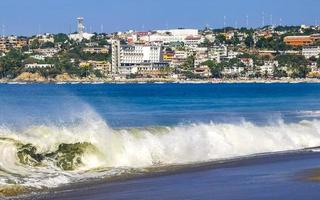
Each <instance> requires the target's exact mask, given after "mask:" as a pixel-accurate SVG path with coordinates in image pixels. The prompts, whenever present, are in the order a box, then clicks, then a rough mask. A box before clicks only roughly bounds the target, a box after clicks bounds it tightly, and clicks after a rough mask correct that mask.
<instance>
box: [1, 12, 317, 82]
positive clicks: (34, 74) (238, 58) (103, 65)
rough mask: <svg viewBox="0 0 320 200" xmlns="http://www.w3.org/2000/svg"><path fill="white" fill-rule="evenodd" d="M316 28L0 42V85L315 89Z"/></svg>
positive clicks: (80, 26) (80, 25) (81, 26)
mask: <svg viewBox="0 0 320 200" xmlns="http://www.w3.org/2000/svg"><path fill="white" fill-rule="evenodd" d="M319 55H320V26H317V25H313V26H308V25H301V26H275V25H267V26H264V27H261V28H254V29H253V28H233V27H224V28H221V29H211V28H208V27H206V28H203V29H202V30H198V29H185V28H177V29H166V30H152V31H134V30H129V31H126V32H115V33H104V32H101V33H90V32H87V31H86V28H85V22H84V18H82V17H79V18H77V31H76V32H74V33H70V34H64V33H59V34H50V33H45V34H38V35H34V36H31V37H23V36H14V35H10V36H5V35H2V36H1V37H0V82H139V81H141V82H142V81H146V82H157V81H159V82H183V81H185V82H188V81H209V82H224V81H235V82H238V81H283V82H290V81H299V80H300V81H305V80H307V81H315V82H317V81H319V80H320V57H319Z"/></svg>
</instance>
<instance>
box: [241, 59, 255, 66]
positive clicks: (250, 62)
mask: <svg viewBox="0 0 320 200" xmlns="http://www.w3.org/2000/svg"><path fill="white" fill-rule="evenodd" d="M240 62H241V63H243V64H244V65H245V66H246V67H253V65H254V62H253V59H252V58H240Z"/></svg>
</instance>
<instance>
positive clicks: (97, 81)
mask: <svg viewBox="0 0 320 200" xmlns="http://www.w3.org/2000/svg"><path fill="white" fill-rule="evenodd" d="M174 83H175V84H241V83H248V84H249V83H253V84H254V83H261V84H272V83H320V79H309V78H306V79H206V80H177V79H154V78H152V79H125V80H111V79H93V80H86V79H84V80H72V79H71V80H63V81H60V80H45V81H37V80H3V79H2V80H0V84H57V85H58V84H174Z"/></svg>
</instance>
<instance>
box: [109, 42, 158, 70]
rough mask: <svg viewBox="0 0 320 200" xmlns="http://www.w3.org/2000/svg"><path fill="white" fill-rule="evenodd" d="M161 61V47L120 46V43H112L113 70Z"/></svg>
mask: <svg viewBox="0 0 320 200" xmlns="http://www.w3.org/2000/svg"><path fill="white" fill-rule="evenodd" d="M161 61H162V59H161V47H160V46H154V45H120V42H119V41H113V42H112V68H119V67H121V66H128V65H136V64H141V63H160V62H161Z"/></svg>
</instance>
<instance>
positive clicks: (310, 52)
mask: <svg viewBox="0 0 320 200" xmlns="http://www.w3.org/2000/svg"><path fill="white" fill-rule="evenodd" d="M302 55H303V56H304V57H305V58H307V59H309V58H311V57H315V58H319V55H320V47H316V46H309V47H304V48H303V49H302Z"/></svg>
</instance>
